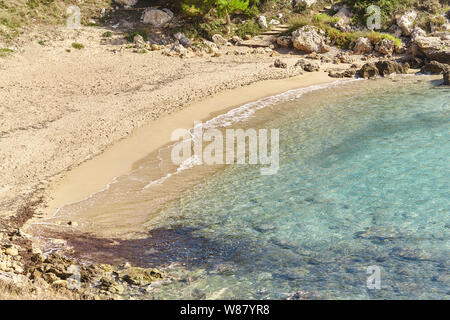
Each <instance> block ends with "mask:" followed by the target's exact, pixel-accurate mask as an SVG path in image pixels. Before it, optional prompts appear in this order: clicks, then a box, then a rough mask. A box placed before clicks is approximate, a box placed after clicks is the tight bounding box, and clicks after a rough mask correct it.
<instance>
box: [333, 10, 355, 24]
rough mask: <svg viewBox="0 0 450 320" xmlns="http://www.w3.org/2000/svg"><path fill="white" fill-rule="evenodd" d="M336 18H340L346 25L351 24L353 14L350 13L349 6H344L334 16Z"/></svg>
mask: <svg viewBox="0 0 450 320" xmlns="http://www.w3.org/2000/svg"><path fill="white" fill-rule="evenodd" d="M334 17H336V18H340V21H342V22H343V23H345V24H349V23H350V21H351V19H352V12H351V11H350V8H349V7H347V6H343V7H342V8H341V9H339V11H338V12H337V13H336V14H335V15H334Z"/></svg>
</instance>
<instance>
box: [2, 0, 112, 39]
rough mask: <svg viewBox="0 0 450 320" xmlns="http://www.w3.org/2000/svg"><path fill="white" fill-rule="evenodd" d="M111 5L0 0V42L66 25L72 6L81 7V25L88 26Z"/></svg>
mask: <svg viewBox="0 0 450 320" xmlns="http://www.w3.org/2000/svg"><path fill="white" fill-rule="evenodd" d="M111 3H112V0H85V1H83V2H82V3H80V1H77V0H0V42H1V41H4V42H11V41H12V40H14V39H15V38H17V37H18V36H19V35H20V32H21V30H22V28H23V27H25V26H30V25H35V24H45V25H56V24H60V25H62V24H64V23H65V21H66V19H67V15H66V10H67V8H68V7H69V6H70V5H77V6H79V7H80V9H81V22H82V23H83V24H85V25H86V24H88V23H89V22H88V21H90V20H91V19H98V18H99V16H100V10H101V8H104V7H109V6H110V5H111Z"/></svg>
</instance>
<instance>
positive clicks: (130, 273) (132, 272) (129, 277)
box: [119, 267, 162, 285]
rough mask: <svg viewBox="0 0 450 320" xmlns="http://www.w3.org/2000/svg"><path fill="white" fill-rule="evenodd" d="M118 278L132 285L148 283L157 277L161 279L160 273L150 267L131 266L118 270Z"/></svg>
mask: <svg viewBox="0 0 450 320" xmlns="http://www.w3.org/2000/svg"><path fill="white" fill-rule="evenodd" d="M119 278H120V279H121V280H122V281H125V282H127V283H129V284H133V285H148V284H150V283H152V282H153V281H155V280H157V279H162V274H161V273H159V272H158V271H155V270H151V269H144V268H139V267H131V268H128V269H126V270H124V271H122V272H120V273H119Z"/></svg>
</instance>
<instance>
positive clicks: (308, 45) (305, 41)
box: [292, 26, 329, 53]
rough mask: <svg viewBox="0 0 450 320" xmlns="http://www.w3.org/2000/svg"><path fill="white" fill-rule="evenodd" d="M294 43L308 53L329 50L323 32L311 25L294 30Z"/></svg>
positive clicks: (297, 47)
mask: <svg viewBox="0 0 450 320" xmlns="http://www.w3.org/2000/svg"><path fill="white" fill-rule="evenodd" d="M292 43H293V45H294V47H295V48H296V49H298V50H300V51H304V52H308V53H310V52H317V53H325V52H328V51H329V48H328V46H327V45H326V43H325V37H324V35H323V33H321V31H319V30H318V29H316V28H314V27H311V26H304V27H302V28H300V29H298V30H296V31H294V32H292Z"/></svg>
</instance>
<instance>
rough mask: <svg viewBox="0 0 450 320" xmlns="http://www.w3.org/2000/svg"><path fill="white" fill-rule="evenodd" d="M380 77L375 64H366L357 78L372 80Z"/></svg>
mask: <svg viewBox="0 0 450 320" xmlns="http://www.w3.org/2000/svg"><path fill="white" fill-rule="evenodd" d="M379 75H380V72H379V71H378V68H377V66H376V65H375V63H366V64H365V65H364V66H363V67H362V68H361V69H360V70H359V71H358V76H359V77H361V78H364V79H372V78H375V77H377V76H379Z"/></svg>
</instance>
